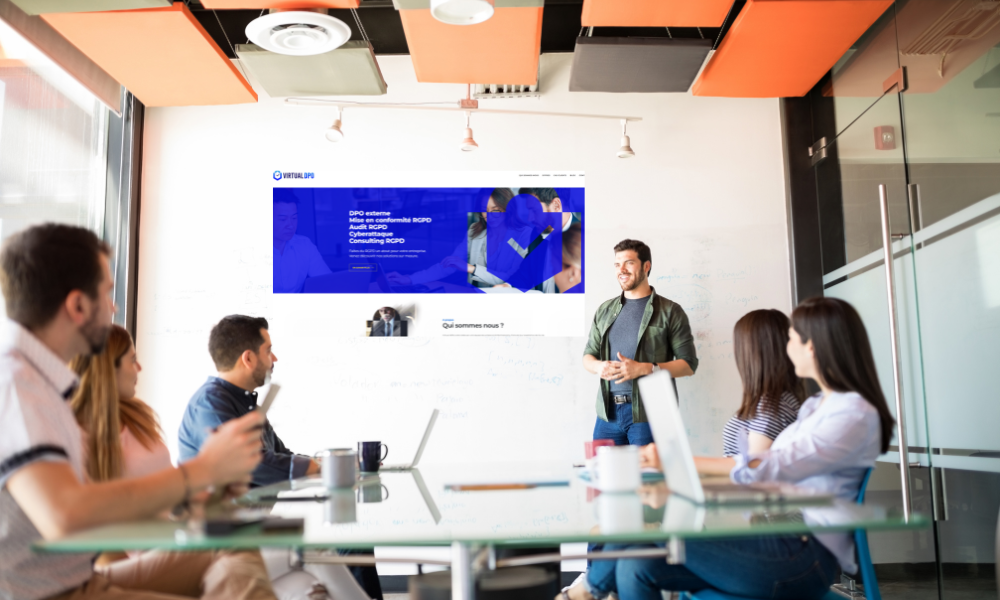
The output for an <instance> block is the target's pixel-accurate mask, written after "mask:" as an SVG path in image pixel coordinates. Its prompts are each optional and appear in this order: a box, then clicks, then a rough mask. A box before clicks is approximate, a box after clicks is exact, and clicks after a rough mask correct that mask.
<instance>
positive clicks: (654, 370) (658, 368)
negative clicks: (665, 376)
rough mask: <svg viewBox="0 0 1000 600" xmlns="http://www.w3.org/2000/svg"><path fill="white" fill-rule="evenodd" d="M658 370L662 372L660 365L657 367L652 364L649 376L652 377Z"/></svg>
mask: <svg viewBox="0 0 1000 600" xmlns="http://www.w3.org/2000/svg"><path fill="white" fill-rule="evenodd" d="M660 370H662V369H660V365H658V364H656V363H653V370H652V371H650V373H649V374H650V375H652V374H653V373H656V372H657V371H660Z"/></svg>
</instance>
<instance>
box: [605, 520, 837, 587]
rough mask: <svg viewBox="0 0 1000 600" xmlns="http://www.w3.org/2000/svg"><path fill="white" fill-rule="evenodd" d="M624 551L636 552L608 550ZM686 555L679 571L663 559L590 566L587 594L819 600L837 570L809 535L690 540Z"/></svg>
mask: <svg viewBox="0 0 1000 600" xmlns="http://www.w3.org/2000/svg"><path fill="white" fill-rule="evenodd" d="M629 547H638V546H625V545H611V544H609V545H608V546H607V549H608V550H622V549H624V548H629ZM661 547H662V546H661ZM685 549H686V552H687V560H686V561H685V563H684V564H683V565H669V564H667V562H666V561H665V560H664V559H663V558H648V559H639V558H630V559H620V560H595V561H594V564H593V566H591V568H590V571H589V572H588V573H587V588H588V589H589V590H590V592H591V593H592V594H593V595H594V597H595V598H604V597H606V596H607V595H608V594H609V593H610V592H613V591H617V593H618V597H619V598H621V599H622V600H660V599H661V595H660V590H671V591H687V592H697V591H699V590H704V589H707V588H714V589H717V590H719V591H722V592H725V593H727V594H733V595H736V596H743V597H746V598H772V599H774V600H819V599H821V598H823V596H825V595H826V593H827V592H828V591H829V589H830V586H831V585H832V584H833V582H834V579H835V578H836V576H837V572H838V570H839V565H838V564H837V559H836V558H835V557H834V556H833V555H832V554H830V551H829V550H827V549H826V547H825V546H823V545H822V544H820V543H819V542H817V541H816V539H815V538H813V537H812V536H811V535H807V536H799V535H781V536H765V537H751V538H732V539H721V540H705V541H700V540H691V541H688V542H687V543H686V548H685Z"/></svg>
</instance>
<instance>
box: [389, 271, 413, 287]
mask: <svg viewBox="0 0 1000 600" xmlns="http://www.w3.org/2000/svg"><path fill="white" fill-rule="evenodd" d="M385 278H386V279H388V280H389V283H393V284H396V285H410V283H412V282H411V281H410V278H409V277H407V276H406V275H401V274H399V273H397V272H396V271H393V272H392V273H386V274H385Z"/></svg>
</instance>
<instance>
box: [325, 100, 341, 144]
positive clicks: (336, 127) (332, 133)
mask: <svg viewBox="0 0 1000 600" xmlns="http://www.w3.org/2000/svg"><path fill="white" fill-rule="evenodd" d="M342 115H343V113H342V111H341V110H340V107H339V106H338V107H337V118H336V119H335V120H334V121H333V125H331V126H330V128H329V129H327V130H326V139H327V140H329V141H331V142H339V141H340V140H342V139H344V132H343V131H342V130H341V129H340V125H341V123H340V119H341V118H342Z"/></svg>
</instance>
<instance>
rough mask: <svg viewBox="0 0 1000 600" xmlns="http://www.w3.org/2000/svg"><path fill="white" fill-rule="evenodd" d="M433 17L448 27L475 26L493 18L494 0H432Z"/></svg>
mask: <svg viewBox="0 0 1000 600" xmlns="http://www.w3.org/2000/svg"><path fill="white" fill-rule="evenodd" d="M431 16H432V17H434V18H435V19H437V20H438V21H441V22H442V23H446V24H448V25H475V24H476V23H482V22H483V21H486V20H487V19H489V18H490V17H492V16H493V0H431Z"/></svg>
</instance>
